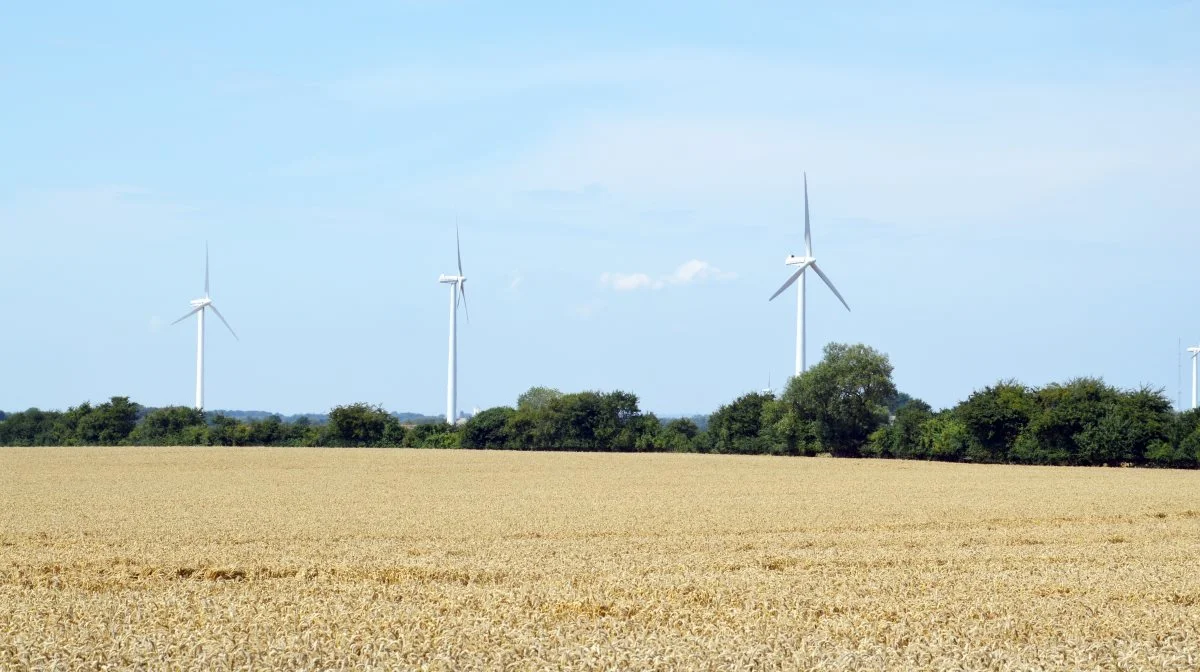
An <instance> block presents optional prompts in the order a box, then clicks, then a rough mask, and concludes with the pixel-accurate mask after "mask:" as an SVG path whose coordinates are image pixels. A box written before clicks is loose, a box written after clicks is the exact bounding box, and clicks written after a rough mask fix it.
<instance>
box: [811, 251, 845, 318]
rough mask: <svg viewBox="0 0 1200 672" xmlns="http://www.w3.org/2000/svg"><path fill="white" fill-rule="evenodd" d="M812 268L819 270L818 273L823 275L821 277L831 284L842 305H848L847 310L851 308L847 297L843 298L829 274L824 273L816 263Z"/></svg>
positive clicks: (830, 286) (830, 287)
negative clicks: (830, 279)
mask: <svg viewBox="0 0 1200 672" xmlns="http://www.w3.org/2000/svg"><path fill="white" fill-rule="evenodd" d="M812 269H813V270H814V271H816V272H817V275H819V276H821V279H822V280H824V281H825V284H827V285H829V289H831V290H833V294H834V296H836V297H838V301H841V302H842V305H843V306H845V307H846V310H850V304H848V303H846V299H844V298H842V293H841V292H839V291H837V287H834V286H833V283H832V282H830V281H829V276H827V275H825V274H824V273H822V272H821V268H820V267H819V266H817V265H816V264H815V263H814V264H813V265H812Z"/></svg>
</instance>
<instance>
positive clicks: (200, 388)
mask: <svg viewBox="0 0 1200 672" xmlns="http://www.w3.org/2000/svg"><path fill="white" fill-rule="evenodd" d="M190 303H191V304H192V309H191V310H190V311H188V313H187V314H186V315H184V316H183V317H181V318H179V319H178V320H175V321H174V322H172V323H171V324H173V325H174V324H179V323H180V322H182V321H184V320H186V319H187V318H189V317H191V316H192V315H195V316H196V410H198V411H202V410H204V312H205V311H206V310H210V309H211V310H212V311H213V313H215V314H216V316H217V317H218V318H220V320H221V323H222V324H224V325H225V328H226V329H228V330H229V333H231V334H233V338H234V340H239V339H238V335H237V332H235V331H234V330H233V327H231V326H229V323H228V322H226V321H225V316H224V315H222V314H221V311H219V310H217V304H215V303H213V300H212V297H211V296H209V292H208V245H207V244H205V246H204V298H202V299H192V300H191V301H190Z"/></svg>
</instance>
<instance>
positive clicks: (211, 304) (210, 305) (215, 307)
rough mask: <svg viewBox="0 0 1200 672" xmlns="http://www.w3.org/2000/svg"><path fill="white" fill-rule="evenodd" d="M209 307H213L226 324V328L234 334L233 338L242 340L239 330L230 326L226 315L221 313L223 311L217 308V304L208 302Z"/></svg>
mask: <svg viewBox="0 0 1200 672" xmlns="http://www.w3.org/2000/svg"><path fill="white" fill-rule="evenodd" d="M208 307H209V308H212V310H213V312H214V313H216V314H217V317H219V318H221V323H222V324H224V325H225V328H226V329H228V330H229V333H231V334H233V340H235V341H240V340H242V339H240V338H238V335H237V332H236V331H234V330H233V327H231V326H229V323H228V322H226V321H225V316H224V315H222V314H221V311H219V310H217V304H215V303H210V304H208Z"/></svg>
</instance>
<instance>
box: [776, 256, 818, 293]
mask: <svg viewBox="0 0 1200 672" xmlns="http://www.w3.org/2000/svg"><path fill="white" fill-rule="evenodd" d="M811 265H812V262H811V261H806V262H804V265H802V266H801V267H800V270H798V271H796V272H795V273H793V274H792V277H790V278H788V279H787V282H785V283H783V286H782V287H780V288H779V289H778V290H776V291H775V293H774V294H772V295H771V298H769V299H767V301H774V300H775V297H777V296H779V295H780V294H782V293H783V292H784V290H786V289H787V288H788V287H791V286H792V284H793V283H795V282H796V280H798V279H799V278H800V274H801V273H803V272H804V270H805V269H807V268H808V267H809V266H811Z"/></svg>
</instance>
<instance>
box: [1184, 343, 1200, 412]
mask: <svg viewBox="0 0 1200 672" xmlns="http://www.w3.org/2000/svg"><path fill="white" fill-rule="evenodd" d="M1187 351H1188V352H1190V353H1192V408H1193V409H1195V408H1196V358H1197V357H1200V345H1197V346H1195V347H1191V348H1188V349H1187Z"/></svg>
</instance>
